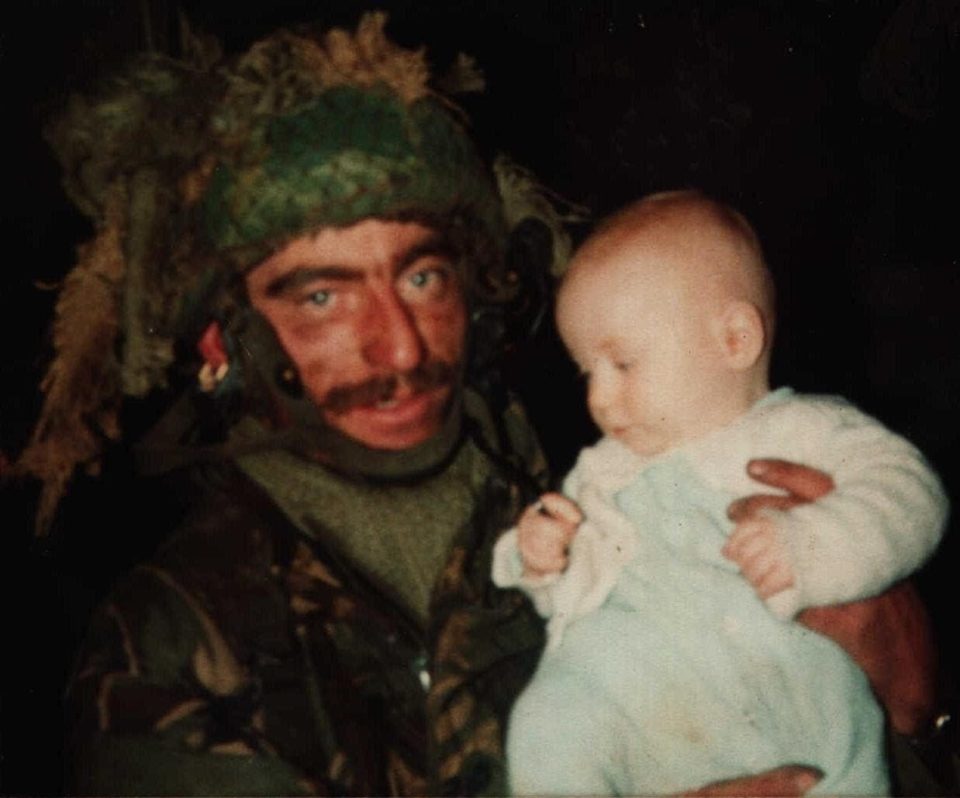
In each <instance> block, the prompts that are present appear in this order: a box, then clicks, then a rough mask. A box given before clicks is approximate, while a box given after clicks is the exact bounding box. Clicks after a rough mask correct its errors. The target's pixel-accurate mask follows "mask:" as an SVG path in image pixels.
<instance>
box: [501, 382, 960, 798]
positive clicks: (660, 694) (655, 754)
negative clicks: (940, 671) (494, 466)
mask: <svg viewBox="0 0 960 798" xmlns="http://www.w3.org/2000/svg"><path fill="white" fill-rule="evenodd" d="M757 457H776V458H781V459H784V460H789V461H791V462H796V463H803V464H805V465H810V466H813V467H815V468H818V469H821V470H822V471H825V472H827V473H829V474H830V475H831V476H832V477H833V479H834V481H835V484H836V489H835V490H834V491H833V492H832V493H830V494H829V495H828V496H825V497H823V498H822V499H819V500H818V501H816V502H815V503H811V504H806V505H803V506H800V507H796V508H793V509H791V510H789V511H786V512H779V511H767V512H770V513H771V515H772V516H773V517H775V518H776V520H777V525H778V528H779V529H780V530H781V532H782V534H783V536H784V539H785V540H786V542H787V547H788V550H789V557H790V565H791V569H792V571H793V574H794V576H795V585H794V587H793V588H791V589H789V590H787V591H784V592H782V593H779V594H777V595H776V596H773V597H772V598H771V599H769V600H768V602H767V603H766V604H764V602H762V601H761V600H760V599H759V598H757V596H756V594H755V592H754V590H753V588H752V587H751V585H750V584H749V583H748V582H747V581H746V580H745V579H744V578H743V577H742V576H741V574H740V573H739V571H738V570H737V566H736V565H735V564H734V563H732V562H731V561H729V560H727V559H726V558H725V557H723V556H722V554H721V553H720V552H721V548H722V547H723V544H724V542H725V540H726V538H727V536H728V535H729V533H730V531H731V530H732V528H733V524H732V522H730V521H729V520H728V519H727V517H726V509H727V506H728V505H729V503H730V502H731V501H732V500H733V499H735V498H738V497H740V496H745V495H748V494H750V493H756V492H757V491H758V486H757V484H756V483H755V482H753V481H752V480H750V479H749V477H748V476H747V474H746V470H745V467H746V463H747V461H748V460H750V459H752V458H757ZM564 493H565V494H567V495H568V496H570V497H571V498H572V499H573V500H574V501H576V502H577V503H578V504H579V506H580V508H581V510H582V511H583V513H584V516H585V519H586V520H585V521H584V523H583V524H581V526H580V528H579V530H578V532H577V535H576V537H575V538H574V542H573V544H572V546H571V551H570V563H569V567H568V568H567V570H566V571H565V572H564V573H563V574H558V575H557V574H555V575H552V576H550V577H546V578H543V579H539V580H531V579H528V578H524V577H523V576H522V564H521V562H520V557H519V552H518V550H517V542H516V530H510V531H508V532H507V533H506V534H505V535H504V536H503V537H502V538H501V540H500V541H499V542H498V544H497V547H496V550H495V553H494V566H493V578H494V581H495V582H496V583H497V584H498V585H500V586H502V587H508V586H520V587H521V588H523V589H524V590H526V591H527V592H528V593H529V595H530V596H531V597H532V599H533V601H534V603H535V605H536V606H537V609H538V610H539V611H540V613H541V614H542V615H544V616H545V617H547V618H549V622H548V626H547V632H548V646H547V651H546V652H545V654H544V656H543V659H542V660H541V662H540V665H539V667H538V670H537V673H536V674H535V675H534V677H533V680H532V681H531V683H530V685H529V686H528V687H527V689H526V691H525V692H524V693H523V694H522V695H521V697H520V699H519V701H518V702H517V704H516V705H515V707H514V710H513V713H512V716H511V723H510V728H509V733H508V752H507V753H508V762H509V767H510V778H511V786H512V789H513V791H514V792H515V793H518V794H535V793H536V794H581V795H583V794H657V793H668V792H679V791H682V790H684V789H689V788H694V787H697V786H701V785H704V784H707V783H709V782H713V781H718V780H721V779H727V778H733V777H737V776H743V775H748V774H754V773H759V772H762V771H764V770H769V769H771V768H774V767H778V766H780V765H784V764H792V763H802V764H809V765H814V766H816V767H818V768H820V769H821V770H822V771H823V772H824V774H825V775H824V778H823V779H822V781H821V782H820V783H819V784H818V785H817V788H816V791H817V792H822V793H840V794H870V795H876V794H881V793H884V792H886V791H887V790H888V789H889V787H888V782H887V774H886V767H885V763H884V756H883V719H882V714H881V712H880V709H879V708H878V706H877V704H876V702H875V700H874V698H873V695H872V693H871V691H870V688H869V685H868V683H867V681H866V678H865V677H864V675H863V673H862V672H861V671H860V669H859V668H858V667H857V666H856V664H855V663H854V662H853V661H852V660H851V659H850V658H849V657H848V656H847V655H846V654H845V653H844V652H843V651H842V650H841V649H840V648H839V647H838V646H837V645H835V644H834V643H833V642H832V641H830V640H828V639H826V638H825V637H822V636H820V635H818V634H816V633H814V632H812V631H809V630H807V629H806V628H804V627H802V626H801V625H799V624H797V623H794V622H793V621H791V620H790V619H791V618H792V617H793V616H794V615H795V614H796V612H798V611H799V610H800V609H802V608H804V607H808V606H815V605H823V604H835V603H839V602H844V601H849V600H853V599H858V598H864V597H866V596H870V595H874V594H876V593H878V592H881V591H882V590H883V589H885V588H886V587H887V586H889V585H890V584H891V583H892V582H894V581H896V580H898V579H900V578H901V577H904V576H906V575H907V574H909V573H911V572H912V571H914V570H915V569H916V568H917V567H918V566H919V565H920V564H921V563H922V562H923V561H924V560H925V559H926V558H927V557H928V556H929V555H930V553H931V552H932V551H933V549H934V548H935V546H936V544H937V542H938V540H939V538H940V535H941V533H942V528H943V524H944V521H945V516H946V511H947V500H946V498H945V496H944V494H943V490H942V487H941V485H940V482H939V480H938V479H937V477H936V476H935V475H934V474H933V473H932V472H931V471H930V469H929V467H928V466H927V464H926V462H925V461H924V459H923V457H922V455H921V454H920V453H919V452H918V451H917V449H916V448H915V447H913V446H912V445H911V444H910V443H908V442H907V441H905V440H903V439H902V438H899V437H897V436H896V435H894V434H892V433H891V432H889V431H888V430H886V429H885V428H884V427H883V426H882V425H881V424H880V423H879V422H877V421H875V420H874V419H871V418H869V417H868V416H866V415H864V414H863V413H861V412H860V411H858V410H857V409H856V408H854V407H853V406H852V405H850V404H849V403H847V402H846V401H844V400H843V399H839V398H835V397H819V396H799V395H796V394H795V393H794V392H793V391H792V390H790V389H789V388H782V389H779V390H777V391H774V392H772V393H770V394H768V395H767V396H766V397H765V398H764V399H762V400H761V401H760V402H758V403H757V404H756V405H755V406H754V407H753V408H751V410H750V411H749V412H748V413H746V414H745V415H744V416H742V417H741V418H739V419H738V420H737V421H735V422H734V423H732V424H730V425H728V426H726V427H724V428H722V429H720V430H717V431H715V432H713V433H711V434H710V435H708V436H706V437H704V438H701V439H699V440H696V441H693V442H691V443H689V444H685V445H683V446H681V447H679V448H677V449H674V450H671V451H669V452H666V453H664V454H661V455H658V456H656V457H654V458H650V459H643V458H640V457H638V456H637V455H635V454H633V453H632V452H631V451H630V450H628V449H627V448H626V447H624V446H623V445H622V444H620V443H618V442H617V441H615V440H613V439H611V438H605V439H603V440H601V441H600V442H599V443H597V444H596V445H595V446H592V447H589V448H587V449H585V450H584V451H583V452H582V453H581V455H580V457H579V459H578V461H577V464H576V466H575V467H574V469H573V471H572V472H571V473H570V474H569V476H568V477H567V479H566V481H565V483H564Z"/></svg>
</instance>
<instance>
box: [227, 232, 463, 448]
mask: <svg viewBox="0 0 960 798" xmlns="http://www.w3.org/2000/svg"><path fill="white" fill-rule="evenodd" d="M453 257H454V256H453V253H452V252H450V250H449V247H448V246H447V245H446V243H445V242H444V240H443V239H442V237H441V236H440V235H439V234H438V233H437V232H436V231H434V230H432V229H431V228H429V227H426V226H424V225H422V224H418V223H415V222H389V221H381V220H376V219H368V220H364V221H361V222H358V223H356V224H354V225H351V226H350V227H345V228H326V229H324V230H321V231H320V232H319V233H317V234H315V235H309V236H303V237H301V238H298V239H295V240H294V241H292V242H290V243H289V244H288V245H287V246H285V247H284V248H283V249H281V250H279V251H278V252H277V253H275V254H274V255H272V256H271V257H269V258H268V259H267V260H265V261H263V262H262V263H261V264H259V265H258V266H257V267H255V268H254V269H253V270H252V271H251V272H250V273H249V274H248V276H247V279H246V283H247V291H248V294H249V297H250V302H251V304H252V305H253V307H254V308H256V310H258V311H259V312H260V313H261V314H263V316H264V317H265V318H266V319H267V320H268V321H269V322H270V324H271V325H272V326H273V329H274V331H275V332H276V334H277V337H278V338H279V340H280V343H281V344H282V346H283V348H284V349H285V350H286V352H287V354H288V355H289V357H290V358H291V360H292V361H293V363H294V365H295V366H296V367H297V369H298V371H299V375H300V380H301V382H302V383H303V386H304V390H305V391H306V393H307V395H308V396H309V397H310V398H311V399H312V400H313V401H314V402H315V403H316V405H317V406H318V408H319V409H320V412H321V413H322V414H323V417H324V419H325V421H326V423H327V424H328V425H329V426H330V427H332V428H334V429H336V430H338V431H340V432H342V433H343V434H345V435H347V436H348V437H350V438H352V439H354V440H356V441H358V442H360V443H362V444H365V445H366V446H369V447H370V448H373V449H387V450H402V449H408V448H411V447H413V446H416V445H417V444H420V443H423V442H424V441H426V440H427V439H429V438H430V437H432V436H433V435H434V434H436V433H437V432H438V431H439V429H440V427H441V425H442V424H443V421H444V418H445V416H446V413H447V412H448V409H449V406H450V402H451V398H452V396H453V393H454V389H455V383H456V380H457V379H459V365H458V364H459V362H460V360H461V358H462V356H463V352H464V339H465V335H466V328H467V313H466V305H465V301H464V296H463V289H462V286H461V283H460V279H459V277H458V273H457V270H456V268H455V264H454V260H453Z"/></svg>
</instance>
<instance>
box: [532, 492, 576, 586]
mask: <svg viewBox="0 0 960 798" xmlns="http://www.w3.org/2000/svg"><path fill="white" fill-rule="evenodd" d="M581 521H583V514H582V513H581V512H580V508H579V507H577V505H576V504H575V503H574V502H572V501H571V500H570V499H568V498H567V497H566V496H564V495H562V494H560V493H544V494H543V495H542V496H541V497H540V500H539V501H538V502H535V503H534V504H532V505H530V506H529V507H528V508H527V509H526V510H524V512H523V514H522V515H521V516H520V520H519V521H517V547H518V548H519V550H520V559H521V561H522V562H523V575H524V576H526V577H532V578H537V577H543V576H547V575H549V574H556V573H561V572H562V571H564V570H565V569H566V567H567V562H568V555H569V550H570V543H571V542H572V541H573V536H574V535H575V534H576V532H577V526H579V524H580V522H581Z"/></svg>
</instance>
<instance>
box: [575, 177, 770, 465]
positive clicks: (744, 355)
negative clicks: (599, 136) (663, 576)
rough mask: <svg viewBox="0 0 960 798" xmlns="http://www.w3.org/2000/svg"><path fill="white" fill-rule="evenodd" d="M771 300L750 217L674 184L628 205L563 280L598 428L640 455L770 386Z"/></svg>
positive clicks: (727, 417)
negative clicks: (675, 189) (669, 189)
mask: <svg viewBox="0 0 960 798" xmlns="http://www.w3.org/2000/svg"><path fill="white" fill-rule="evenodd" d="M773 307H774V302H773V284H772V282H771V280H770V275H769V272H768V271H767V268H766V265H765V263H764V260H763V253H762V251H761V249H760V244H759V242H758V241H757V237H756V234H755V233H754V232H753V229H752V228H751V227H750V225H749V223H748V222H747V221H746V220H745V219H744V218H743V217H742V216H741V215H740V214H739V213H737V212H736V211H733V210H731V209H730V208H728V207H726V206H725V205H722V204H720V203H718V202H715V201H713V200H710V199H708V198H706V197H704V196H703V195H701V194H699V193H696V192H687V191H679V192H670V193H664V194H655V195H652V196H649V197H646V198H644V199H642V200H640V201H638V202H636V203H634V204H632V205H630V206H628V207H626V208H625V209H623V210H622V211H620V212H618V213H616V214H614V215H613V216H612V217H610V218H608V219H607V220H606V221H604V222H603V223H602V224H601V225H600V226H599V227H598V228H597V230H596V231H595V232H594V233H593V235H591V236H590V238H588V239H587V241H586V242H585V243H584V244H583V246H582V247H580V249H579V250H578V251H577V253H576V254H575V256H574V258H573V260H572V262H571V265H570V268H569V270H568V272H567V274H566V276H565V277H564V280H563V283H562V284H561V286H560V291H559V294H558V297H557V326H558V328H559V330H560V335H561V336H562V337H563V340H564V343H565V344H566V346H567V349H568V350H569V351H570V354H571V356H572V357H573V359H574V360H575V361H576V363H577V365H578V366H579V367H580V369H581V370H582V371H583V372H584V374H585V375H587V379H588V388H587V392H588V405H589V408H590V414H591V415H592V416H593V418H594V420H595V421H596V422H597V424H598V426H599V427H600V429H601V430H603V432H604V433H606V434H607V435H611V436H613V437H615V438H618V439H619V440H621V441H622V442H623V443H625V444H626V445H627V446H629V447H630V448H631V449H633V450H634V451H635V452H637V453H638V454H641V455H646V456H649V455H654V454H659V453H660V452H663V451H666V450H667V449H671V448H673V447H674V446H677V445H679V444H681V443H684V442H686V441H689V440H693V439H695V438H699V437H701V436H702V435H705V434H707V433H709V432H711V431H712V430H714V429H717V428H719V427H721V426H723V425H725V424H727V423H729V422H731V421H733V420H734V419H735V418H737V417H738V416H739V415H741V414H742V413H743V412H745V411H746V410H747V409H748V408H749V407H750V406H751V405H752V404H753V403H754V402H755V401H756V400H757V399H759V398H760V397H762V396H763V395H764V394H765V393H767V391H768V390H769V385H768V376H767V372H768V366H769V360H770V345H771V342H772V337H773V315H774V314H773Z"/></svg>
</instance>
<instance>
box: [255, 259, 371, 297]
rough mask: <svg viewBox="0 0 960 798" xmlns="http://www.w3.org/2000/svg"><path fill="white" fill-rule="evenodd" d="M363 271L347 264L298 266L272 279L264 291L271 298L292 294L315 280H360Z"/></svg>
mask: <svg viewBox="0 0 960 798" xmlns="http://www.w3.org/2000/svg"><path fill="white" fill-rule="evenodd" d="M361 279H363V272H362V271H361V270H359V269H351V268H349V267H347V266H297V267H295V268H294V269H292V270H291V271H288V272H287V273H286V274H281V275H280V276H279V277H277V278H275V279H273V280H271V281H270V282H269V283H268V284H267V287H266V288H265V289H264V293H265V294H266V295H267V296H268V297H270V298H271V299H275V298H277V297H279V296H284V295H286V294H291V293H294V292H295V291H297V290H298V289H300V288H301V287H303V286H304V285H307V284H308V283H312V282H313V281H314V280H337V281H341V282H343V281H358V280H361Z"/></svg>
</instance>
